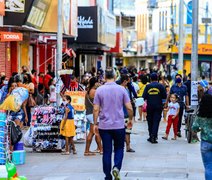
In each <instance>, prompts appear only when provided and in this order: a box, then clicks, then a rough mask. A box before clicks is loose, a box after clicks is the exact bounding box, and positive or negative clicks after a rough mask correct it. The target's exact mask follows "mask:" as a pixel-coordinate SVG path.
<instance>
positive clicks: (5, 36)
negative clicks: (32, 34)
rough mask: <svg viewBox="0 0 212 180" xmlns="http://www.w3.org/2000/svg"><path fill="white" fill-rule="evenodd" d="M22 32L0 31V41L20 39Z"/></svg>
mask: <svg viewBox="0 0 212 180" xmlns="http://www.w3.org/2000/svg"><path fill="white" fill-rule="evenodd" d="M22 40H23V34H22V33H14V32H0V41H1V42H6V41H22Z"/></svg>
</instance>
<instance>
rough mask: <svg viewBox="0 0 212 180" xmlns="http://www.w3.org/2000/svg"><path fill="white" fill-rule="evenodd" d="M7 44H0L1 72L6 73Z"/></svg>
mask: <svg viewBox="0 0 212 180" xmlns="http://www.w3.org/2000/svg"><path fill="white" fill-rule="evenodd" d="M5 52H6V44H5V43H4V42H0V72H3V73H6V72H5V71H6V67H5V66H6V63H5V61H6V53H5Z"/></svg>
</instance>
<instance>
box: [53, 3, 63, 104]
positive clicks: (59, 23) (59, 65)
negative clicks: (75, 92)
mask: <svg viewBox="0 0 212 180" xmlns="http://www.w3.org/2000/svg"><path fill="white" fill-rule="evenodd" d="M57 2H58V17H57V18H58V19H57V56H56V68H55V69H56V93H57V105H59V104H60V85H59V79H60V76H59V74H58V71H59V70H60V69H61V68H62V46H63V23H62V22H63V21H62V18H63V0H58V1H57Z"/></svg>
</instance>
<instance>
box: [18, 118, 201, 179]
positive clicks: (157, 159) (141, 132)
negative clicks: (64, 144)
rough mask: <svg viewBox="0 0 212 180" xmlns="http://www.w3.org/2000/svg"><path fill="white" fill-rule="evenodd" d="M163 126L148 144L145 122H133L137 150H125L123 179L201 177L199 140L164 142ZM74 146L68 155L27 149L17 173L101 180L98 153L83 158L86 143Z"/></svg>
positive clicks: (56, 177)
mask: <svg viewBox="0 0 212 180" xmlns="http://www.w3.org/2000/svg"><path fill="white" fill-rule="evenodd" d="M164 129H165V123H164V122H161V126H160V130H159V143H158V144H150V143H149V142H147V141H146V139H147V137H148V132H147V123H146V122H142V123H141V122H137V123H135V124H134V130H133V134H132V138H131V139H132V143H131V144H132V148H133V149H135V150H136V153H131V154H130V153H125V158H124V163H123V168H122V171H121V178H122V179H123V180H172V179H177V180H184V179H189V180H203V179H204V172H203V165H202V161H201V154H200V150H199V146H200V145H199V143H196V144H188V143H187V142H186V140H185V138H184V137H182V138H181V139H178V140H177V141H172V140H168V141H164V140H162V139H161V137H162V136H163V133H164ZM171 135H172V134H171ZM183 135H184V133H183ZM76 147H77V151H78V154H77V155H73V154H71V155H70V156H62V155H60V153H32V152H31V150H30V149H28V150H27V155H26V157H27V159H26V164H25V165H21V166H17V169H18V173H19V174H20V175H24V176H26V177H27V178H28V179H29V180H70V179H73V180H103V179H104V178H103V177H104V174H103V172H102V163H101V155H96V156H95V157H94V156H92V157H84V155H83V152H84V147H85V144H77V145H76ZM93 149H95V144H94V143H93V145H92V150H93Z"/></svg>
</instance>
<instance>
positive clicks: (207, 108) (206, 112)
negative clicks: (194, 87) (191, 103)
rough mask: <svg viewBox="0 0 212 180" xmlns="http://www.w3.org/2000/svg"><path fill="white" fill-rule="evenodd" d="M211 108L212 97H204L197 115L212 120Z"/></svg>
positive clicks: (206, 95)
mask: <svg viewBox="0 0 212 180" xmlns="http://www.w3.org/2000/svg"><path fill="white" fill-rule="evenodd" d="M211 107H212V95H210V94H205V95H203V97H202V99H201V101H200V103H199V110H198V113H197V115H198V116H199V117H205V118H212V111H211Z"/></svg>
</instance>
